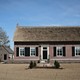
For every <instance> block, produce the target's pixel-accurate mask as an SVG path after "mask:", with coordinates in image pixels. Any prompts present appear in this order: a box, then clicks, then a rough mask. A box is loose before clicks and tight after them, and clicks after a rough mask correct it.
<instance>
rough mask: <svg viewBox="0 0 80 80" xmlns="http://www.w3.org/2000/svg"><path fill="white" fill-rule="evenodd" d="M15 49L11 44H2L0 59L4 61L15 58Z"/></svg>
mask: <svg viewBox="0 0 80 80" xmlns="http://www.w3.org/2000/svg"><path fill="white" fill-rule="evenodd" d="M13 53H14V52H13V50H12V49H11V48H10V46H4V45H2V46H0V61H2V62H8V61H9V60H11V59H12V58H13Z"/></svg>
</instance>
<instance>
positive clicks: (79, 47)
mask: <svg viewBox="0 0 80 80" xmlns="http://www.w3.org/2000/svg"><path fill="white" fill-rule="evenodd" d="M76 49H80V46H76V47H75V56H80V55H77V53H76ZM78 54H79V53H78Z"/></svg>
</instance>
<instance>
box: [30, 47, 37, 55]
mask: <svg viewBox="0 0 80 80" xmlns="http://www.w3.org/2000/svg"><path fill="white" fill-rule="evenodd" d="M30 53H31V56H35V55H36V49H35V48H30Z"/></svg>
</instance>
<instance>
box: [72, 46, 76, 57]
mask: <svg viewBox="0 0 80 80" xmlns="http://www.w3.org/2000/svg"><path fill="white" fill-rule="evenodd" d="M72 56H75V47H74V46H73V47H72Z"/></svg>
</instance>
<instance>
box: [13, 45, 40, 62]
mask: <svg viewBox="0 0 80 80" xmlns="http://www.w3.org/2000/svg"><path fill="white" fill-rule="evenodd" d="M17 47H18V48H25V47H29V48H30V47H35V48H36V47H37V48H38V55H37V56H16V54H17V53H16V49H17ZM40 51H41V50H40V47H38V45H15V46H14V60H22V61H24V60H26V61H31V60H34V61H38V60H39V59H40V57H39V56H40Z"/></svg>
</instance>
